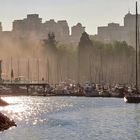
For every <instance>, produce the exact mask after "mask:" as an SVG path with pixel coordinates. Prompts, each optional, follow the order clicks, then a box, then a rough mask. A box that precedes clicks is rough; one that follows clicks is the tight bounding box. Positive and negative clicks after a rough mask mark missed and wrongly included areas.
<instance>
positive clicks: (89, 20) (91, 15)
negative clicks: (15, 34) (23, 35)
mask: <svg viewBox="0 0 140 140" xmlns="http://www.w3.org/2000/svg"><path fill="white" fill-rule="evenodd" d="M105 2H106V1H105V0H87V1H84V0H82V1H80V0H77V1H74V0H68V1H67V2H66V1H64V0H59V2H58V1H57V0H54V1H50V0H29V1H27V2H25V0H24V1H23V0H20V1H19V0H13V1H12V2H11V1H10V0H5V1H4V2H3V3H2V4H1V5H0V22H2V26H3V30H4V31H7V30H8V31H11V30H12V22H13V21H14V20H15V19H22V18H24V17H25V16H26V15H27V14H34V13H36V14H39V15H40V17H42V19H43V21H46V20H49V19H55V20H67V22H68V24H69V26H70V27H72V26H73V25H75V24H76V23H77V22H80V23H82V25H83V26H85V27H86V31H87V32H88V33H89V34H96V33H97V27H98V26H105V25H107V24H108V23H110V22H115V23H119V24H120V25H123V20H122V19H123V17H124V15H126V14H127V13H128V11H129V10H130V12H131V13H133V14H134V13H135V1H134V0H127V1H125V0H118V1H115V0H108V4H104V3H105ZM7 11H9V12H7ZM138 11H140V8H139V3H138Z"/></svg>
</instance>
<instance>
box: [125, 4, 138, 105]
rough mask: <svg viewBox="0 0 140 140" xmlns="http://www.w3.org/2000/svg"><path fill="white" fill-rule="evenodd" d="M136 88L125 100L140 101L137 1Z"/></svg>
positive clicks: (128, 101)
mask: <svg viewBox="0 0 140 140" xmlns="http://www.w3.org/2000/svg"><path fill="white" fill-rule="evenodd" d="M135 79H136V87H135V88H136V89H135V91H134V92H132V93H125V96H124V101H125V102H127V103H140V92H139V89H138V9H137V2H136V77H135Z"/></svg>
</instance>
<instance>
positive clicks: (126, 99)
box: [124, 96, 140, 103]
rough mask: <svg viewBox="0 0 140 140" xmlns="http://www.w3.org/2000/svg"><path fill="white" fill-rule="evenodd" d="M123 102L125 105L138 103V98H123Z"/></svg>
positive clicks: (139, 98)
mask: <svg viewBox="0 0 140 140" xmlns="http://www.w3.org/2000/svg"><path fill="white" fill-rule="evenodd" d="M124 101H125V102H126V103H140V97H138V96H136V97H135V96H125V97H124Z"/></svg>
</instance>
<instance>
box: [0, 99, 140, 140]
mask: <svg viewBox="0 0 140 140" xmlns="http://www.w3.org/2000/svg"><path fill="white" fill-rule="evenodd" d="M4 99H5V100H6V101H8V102H11V103H12V105H10V106H8V107H0V111H1V112H3V113H5V114H6V115H8V116H9V117H10V118H12V119H14V120H15V121H16V122H17V125H18V127H16V128H15V127H13V128H11V129H10V130H7V131H4V132H1V133H0V140H112V139H113V140H138V139H140V104H126V103H124V102H123V99H114V98H85V97H5V98H4Z"/></svg>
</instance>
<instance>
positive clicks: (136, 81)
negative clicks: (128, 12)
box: [136, 2, 138, 91]
mask: <svg viewBox="0 0 140 140" xmlns="http://www.w3.org/2000/svg"><path fill="white" fill-rule="evenodd" d="M137 52H138V9H137V2H136V91H137V90H138V53H137Z"/></svg>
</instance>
